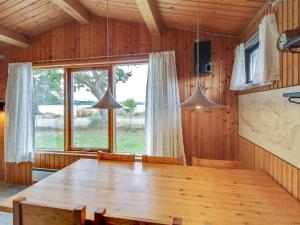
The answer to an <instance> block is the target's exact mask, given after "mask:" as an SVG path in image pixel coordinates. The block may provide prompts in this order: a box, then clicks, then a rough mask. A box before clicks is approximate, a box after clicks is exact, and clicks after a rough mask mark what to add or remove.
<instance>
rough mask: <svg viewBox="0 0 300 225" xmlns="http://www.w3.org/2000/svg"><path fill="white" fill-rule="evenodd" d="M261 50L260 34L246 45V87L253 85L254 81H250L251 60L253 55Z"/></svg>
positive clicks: (254, 36)
mask: <svg viewBox="0 0 300 225" xmlns="http://www.w3.org/2000/svg"><path fill="white" fill-rule="evenodd" d="M258 48H259V38H258V34H255V35H253V36H252V37H251V38H250V39H249V41H248V42H247V43H246V45H245V70H246V85H247V84H252V83H253V80H252V79H250V77H251V75H250V67H251V65H250V59H251V54H252V53H253V52H255V51H256V50H258Z"/></svg>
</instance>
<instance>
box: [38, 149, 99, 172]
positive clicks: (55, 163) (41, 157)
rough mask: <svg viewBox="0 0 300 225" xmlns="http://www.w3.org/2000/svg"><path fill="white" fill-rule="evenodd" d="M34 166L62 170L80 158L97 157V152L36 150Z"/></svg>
mask: <svg viewBox="0 0 300 225" xmlns="http://www.w3.org/2000/svg"><path fill="white" fill-rule="evenodd" d="M35 157H36V160H35V162H34V164H33V167H34V168H41V169H53V170H60V169H62V168H64V167H66V166H68V165H70V164H72V163H73V162H75V161H77V160H78V159H80V158H89V159H96V158H97V155H96V154H77V153H60V152H58V153H55V152H36V153H35Z"/></svg>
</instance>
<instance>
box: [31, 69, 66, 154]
mask: <svg viewBox="0 0 300 225" xmlns="http://www.w3.org/2000/svg"><path fill="white" fill-rule="evenodd" d="M33 82H34V100H35V102H34V105H35V147H36V148H37V149H47V150H63V149H64V70H62V69H49V70H34V72H33Z"/></svg>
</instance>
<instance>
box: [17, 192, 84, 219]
mask: <svg viewBox="0 0 300 225" xmlns="http://www.w3.org/2000/svg"><path fill="white" fill-rule="evenodd" d="M85 220H86V208H85V206H80V205H79V206H77V207H75V208H74V209H71V208H65V207H62V208H60V207H56V206H50V205H41V204H36V203H31V202H27V201H26V198H23V197H20V198H17V199H15V200H14V201H13V225H58V224H59V225H84V224H85Z"/></svg>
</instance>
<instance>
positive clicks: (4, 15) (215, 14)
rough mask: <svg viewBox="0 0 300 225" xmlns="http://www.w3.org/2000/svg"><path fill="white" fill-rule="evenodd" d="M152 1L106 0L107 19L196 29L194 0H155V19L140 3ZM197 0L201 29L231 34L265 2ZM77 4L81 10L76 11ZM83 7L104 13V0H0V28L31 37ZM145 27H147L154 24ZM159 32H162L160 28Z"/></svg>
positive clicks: (254, 0)
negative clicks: (107, 1)
mask: <svg viewBox="0 0 300 225" xmlns="http://www.w3.org/2000/svg"><path fill="white" fill-rule="evenodd" d="M74 1H77V2H76V4H73V3H72V2H74ZM153 1H155V0H150V1H149V0H109V14H110V17H111V18H116V19H120V20H126V21H132V22H139V23H144V22H145V23H146V24H147V23H151V21H157V20H158V19H159V22H160V23H161V24H160V25H162V27H174V28H179V29H189V30H196V12H197V0H156V1H155V7H156V11H157V13H155V14H157V15H156V18H154V17H153V18H151V15H150V18H149V12H143V11H142V10H143V8H145V7H141V6H143V2H145V3H146V2H148V3H150V2H151V3H153ZM199 1H200V7H199V8H200V27H201V30H203V31H207V32H215V33H221V34H226V35H233V36H238V35H239V34H241V32H242V31H243V29H244V28H245V27H246V25H247V24H248V23H249V22H250V21H251V19H252V18H253V17H254V16H255V15H256V14H257V12H258V11H259V10H260V9H261V8H262V6H263V5H264V4H265V3H266V0H251V1H249V0H199ZM139 2H142V3H139ZM137 3H138V4H137ZM62 5H64V7H62ZM73 6H75V7H73ZM78 7H82V9H80V10H78V11H77V12H76V8H78ZM151 7H152V8H153V4H151ZM74 8H75V9H74ZM83 9H84V10H86V11H87V12H88V13H89V14H90V16H105V15H106V0H0V28H4V29H9V30H11V31H15V32H18V33H20V34H23V35H26V36H27V37H31V36H34V35H37V34H39V33H42V32H44V31H46V30H49V29H51V28H53V27H56V26H58V25H60V24H64V23H67V22H69V21H71V20H73V19H76V17H75V16H74V15H77V17H78V16H79V17H80V16H82V15H80V13H81V12H82V10H83ZM74 10H75V11H74ZM72 15H73V17H72ZM145 15H146V16H145ZM147 16H148V19H147V18H146V17H147ZM83 18H84V17H83ZM77 20H78V19H77ZM83 20H84V19H83ZM147 20H148V21H147ZM160 25H159V26H160ZM147 26H148V27H149V29H150V27H151V26H152V27H153V26H154V27H155V26H158V25H157V24H156V25H155V24H147ZM150 30H151V29H150ZM160 31H161V32H163V28H162V29H160ZM0 47H1V45H0Z"/></svg>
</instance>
